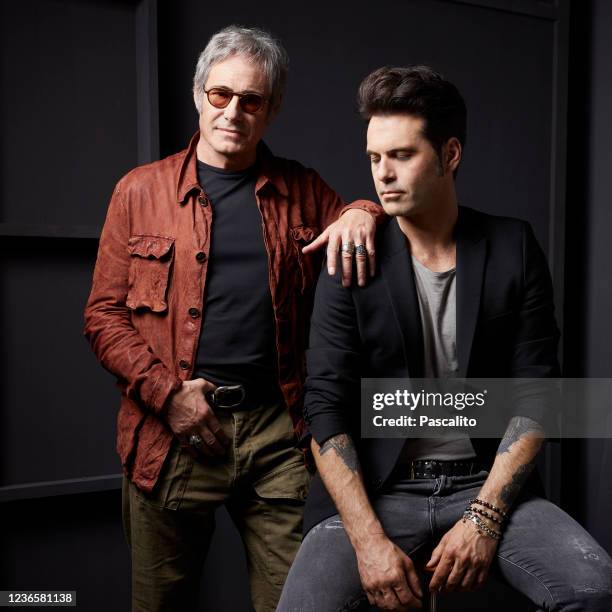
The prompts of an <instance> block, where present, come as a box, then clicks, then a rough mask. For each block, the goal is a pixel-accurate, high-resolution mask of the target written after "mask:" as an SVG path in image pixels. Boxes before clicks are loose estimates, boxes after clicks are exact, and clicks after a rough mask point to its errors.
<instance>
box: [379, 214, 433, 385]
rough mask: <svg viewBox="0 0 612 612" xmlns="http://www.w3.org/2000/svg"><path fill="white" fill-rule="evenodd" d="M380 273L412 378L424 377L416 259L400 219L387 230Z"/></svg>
mask: <svg viewBox="0 0 612 612" xmlns="http://www.w3.org/2000/svg"><path fill="white" fill-rule="evenodd" d="M382 251H383V252H382V258H381V265H380V271H381V275H382V277H383V279H384V282H385V286H386V289H387V293H388V295H389V298H390V300H391V304H392V307H393V312H394V313H395V317H396V319H397V322H398V325H399V331H400V334H401V336H402V344H403V348H404V359H405V362H406V366H407V368H408V373H409V376H410V377H411V378H422V376H423V330H422V327H421V314H420V311H419V301H418V296H417V290H416V285H415V282H414V272H413V270H412V260H411V257H410V252H409V249H408V244H407V241H406V237H405V236H404V234H403V233H402V230H401V229H400V228H399V225H398V223H397V220H396V219H390V221H389V222H388V223H387V226H386V228H385V235H384V240H383V248H382Z"/></svg>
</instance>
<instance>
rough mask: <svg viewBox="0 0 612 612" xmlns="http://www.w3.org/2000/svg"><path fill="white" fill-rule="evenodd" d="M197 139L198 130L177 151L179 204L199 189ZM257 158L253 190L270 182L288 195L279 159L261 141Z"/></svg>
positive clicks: (280, 192)
mask: <svg viewBox="0 0 612 612" xmlns="http://www.w3.org/2000/svg"><path fill="white" fill-rule="evenodd" d="M199 140H200V132H199V131H197V132H196V133H195V134H194V135H193V136H192V137H191V140H190V141H189V145H188V147H187V148H186V149H185V150H184V151H182V152H181V153H179V155H181V156H182V159H181V160H180V164H179V171H178V176H177V181H176V199H177V201H178V202H179V204H183V203H184V202H185V200H186V199H187V196H188V195H189V194H190V193H191V192H192V191H194V190H198V191H199V190H200V189H201V186H200V183H199V182H198V156H197V146H198V141H199ZM257 160H258V161H259V168H260V171H259V176H258V178H257V186H256V189H255V191H256V192H259V191H260V190H261V189H263V188H264V187H265V186H266V185H268V184H270V185H271V186H272V187H273V188H274V189H276V191H278V193H279V194H280V195H282V196H284V197H288V195H289V190H288V188H287V183H286V181H285V179H284V177H283V175H282V173H281V168H280V164H279V161H278V159H277V158H276V157H275V156H274V155H273V154H272V152H271V151H270V149H269V148H268V146H267V145H266V144H265V143H264V142H263V141H260V142H259V144H258V145H257Z"/></svg>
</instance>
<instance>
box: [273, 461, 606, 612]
mask: <svg viewBox="0 0 612 612" xmlns="http://www.w3.org/2000/svg"><path fill="white" fill-rule="evenodd" d="M487 474H488V473H487V472H484V471H483V472H480V473H479V474H474V475H471V476H458V477H447V476H441V477H440V478H437V479H431V480H395V481H394V482H392V483H391V484H390V485H388V486H387V487H386V489H385V490H384V492H383V494H382V495H380V496H379V497H378V498H377V499H376V500H375V501H374V510H375V512H376V514H377V516H378V517H379V519H380V520H381V522H382V524H383V527H384V529H385V532H386V533H387V535H388V536H389V537H390V538H391V540H393V541H394V542H395V543H396V544H397V545H398V546H400V547H401V548H402V550H404V551H405V552H406V554H408V555H409V556H410V557H411V558H412V559H413V560H414V559H415V557H418V556H419V554H420V555H421V556H422V557H423V561H424V562H425V561H427V560H428V559H429V555H430V554H431V551H432V549H433V548H434V547H435V545H436V544H437V543H438V542H439V541H440V539H441V537H442V536H443V535H444V533H446V532H447V531H448V530H449V529H450V528H451V527H452V526H453V525H454V524H455V523H456V522H457V520H459V519H460V518H461V515H462V514H463V511H464V510H465V508H466V506H467V505H468V500H469V499H471V498H473V497H476V494H477V493H478V491H479V490H480V487H481V486H482V484H483V483H484V481H485V479H486V477H487ZM490 576H493V577H497V578H500V579H501V580H503V581H505V582H506V583H507V584H509V585H510V586H511V587H513V588H514V589H516V590H518V591H520V592H521V593H523V594H524V595H525V596H526V597H528V598H529V599H530V600H531V601H532V602H533V603H534V604H535V605H536V606H537V607H538V608H540V609H541V610H546V611H552V610H555V611H556V612H578V611H583V610H589V611H595V610H596V611H598V612H599V611H601V612H604V611H605V612H610V611H611V610H612V559H610V556H609V555H608V554H607V553H606V552H605V551H604V550H603V549H602V548H601V547H600V546H599V545H598V544H597V543H596V542H595V540H594V539H593V538H592V537H591V536H590V535H589V534H588V533H587V532H586V531H585V530H584V529H583V528H582V527H581V526H580V525H579V524H578V523H577V522H576V521H574V520H573V519H572V518H571V517H570V516H569V515H567V514H566V513H565V512H563V510H561V509H560V508H558V507H557V506H555V505H554V504H552V503H551V502H549V501H547V500H545V499H542V498H540V497H535V496H525V497H522V498H519V500H518V502H517V504H516V505H515V507H514V509H513V512H512V514H511V517H510V519H509V521H508V523H507V525H506V528H505V530H504V535H503V538H502V540H501V541H500V544H499V547H498V550H497V558H496V559H495V560H494V562H493V564H492V566H491V571H490ZM426 592H427V591H426V590H425V593H426ZM426 597H427V596H426ZM448 598H449V600H450V599H451V598H452V594H450V595H449V596H448ZM359 609H369V604H368V601H367V598H366V596H365V594H364V592H363V590H362V588H361V583H360V580H359V573H358V570H357V562H356V558H355V553H354V551H353V548H352V546H351V543H350V542H349V540H348V537H347V535H346V532H345V531H344V528H343V525H342V521H341V520H340V518H339V516H338V515H335V516H332V517H330V518H328V519H326V520H324V521H322V522H321V523H319V524H318V525H316V526H315V527H313V529H311V530H310V532H309V533H308V534H307V535H306V537H305V538H304V541H303V542H302V545H301V547H300V550H299V552H298V554H297V557H296V558H295V561H294V563H293V566H292V567H291V570H290V572H289V575H288V577H287V581H286V583H285V586H284V589H283V593H282V595H281V599H280V603H279V606H278V608H277V612H297V611H299V612H311V611H312V612H315V611H316V612H338V611H341V610H359ZM450 609H453V610H454V609H457V608H454V607H452V606H451V608H450Z"/></svg>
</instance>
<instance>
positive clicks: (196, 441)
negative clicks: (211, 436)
mask: <svg viewBox="0 0 612 612" xmlns="http://www.w3.org/2000/svg"><path fill="white" fill-rule="evenodd" d="M203 443H204V440H202V436H201V435H200V434H191V435H190V436H189V444H191V446H195V447H196V448H197V447H200V446H202V444H203Z"/></svg>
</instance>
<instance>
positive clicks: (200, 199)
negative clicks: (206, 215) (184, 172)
mask: <svg viewBox="0 0 612 612" xmlns="http://www.w3.org/2000/svg"><path fill="white" fill-rule="evenodd" d="M198 202H199V203H200V204H201V205H202V206H203V207H204V208H206V207H207V206H208V198H207V197H206V196H205V195H204V194H203V193H201V194H200V195H199V196H198Z"/></svg>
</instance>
